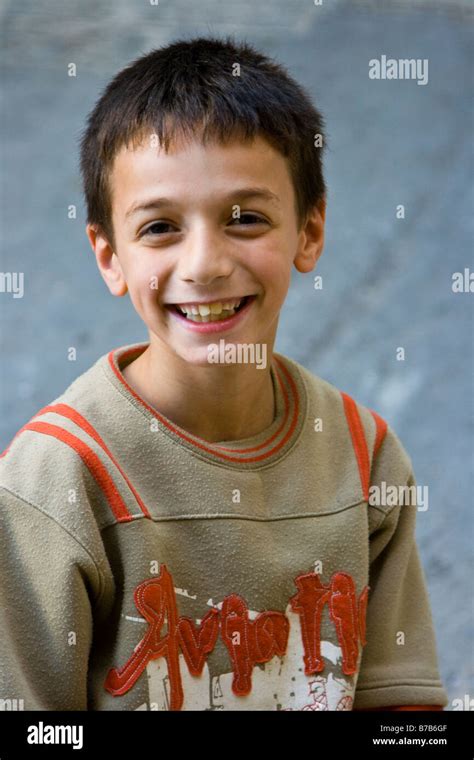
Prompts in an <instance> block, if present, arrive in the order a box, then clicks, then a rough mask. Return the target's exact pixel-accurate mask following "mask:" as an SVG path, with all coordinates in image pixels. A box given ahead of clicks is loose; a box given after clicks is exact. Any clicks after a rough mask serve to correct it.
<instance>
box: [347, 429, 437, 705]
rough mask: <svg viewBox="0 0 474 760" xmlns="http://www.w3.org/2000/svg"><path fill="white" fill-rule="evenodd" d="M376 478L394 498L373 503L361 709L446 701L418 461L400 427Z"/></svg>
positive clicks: (390, 438) (360, 680)
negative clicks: (421, 547)
mask: <svg viewBox="0 0 474 760" xmlns="http://www.w3.org/2000/svg"><path fill="white" fill-rule="evenodd" d="M401 463H402V464H403V463H405V465H406V464H407V463H408V467H405V468H404V467H403V466H402V464H401ZM404 470H405V475H404V476H403V477H400V474H401V473H402V472H403V471H404ZM371 482H372V484H374V485H376V486H377V487H378V489H379V496H380V495H381V494H383V488H384V483H385V486H386V487H387V491H386V497H387V498H386V499H385V500H386V501H387V502H390V503H389V506H387V505H381V506H378V507H374V506H369V507H368V509H369V510H375V515H376V516H377V525H376V527H375V529H374V530H373V531H372V534H371V536H370V548H369V556H370V569H369V600H368V606H367V618H366V641H367V643H366V645H365V646H364V647H363V650H362V660H361V667H360V672H359V677H358V681H357V687H356V692H355V700H354V710H357V709H368V708H377V707H379V708H380V707H385V708H390V707H395V706H401V705H407V706H412V707H414V706H416V705H420V706H421V705H423V706H429V705H437V706H441V707H444V706H445V705H446V704H447V703H448V697H447V694H446V692H445V690H444V687H443V684H442V682H441V679H440V675H439V670H438V660H437V651H436V638H435V632H434V625H433V618H432V614H431V607H430V601H429V595H428V589H427V585H426V578H425V574H424V570H423V567H422V564H421V561H420V555H419V551H418V546H417V543H416V539H415V526H416V519H417V504H416V498H415V497H414V494H415V493H416V491H415V490H414V488H416V481H415V476H414V474H413V469H412V466H411V461H410V459H409V457H408V455H407V454H406V452H405V451H404V449H403V447H402V445H401V443H400V442H399V440H398V438H397V437H396V435H395V434H394V433H393V431H390V430H389V433H388V439H387V440H386V442H384V444H383V446H382V451H381V458H380V461H379V462H378V463H377V466H376V467H375V473H374V479H372V481H371ZM393 486H397V490H396V491H395V490H393V489H392V490H391V491H390V494H391V495H390V498H389V497H388V496H387V494H388V493H389V491H388V488H389V487H393ZM398 486H405V487H408V488H410V489H411V490H410V491H407V490H406V489H405V490H403V489H400V488H398ZM371 493H374V491H371ZM375 493H376V489H375ZM395 494H396V496H395ZM409 494H411V496H409ZM370 498H371V497H370ZM390 499H395V503H393V502H392V501H390ZM382 501H383V498H382ZM418 505H419V506H421V500H419V502H418Z"/></svg>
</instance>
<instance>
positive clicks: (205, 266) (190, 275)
mask: <svg viewBox="0 0 474 760" xmlns="http://www.w3.org/2000/svg"><path fill="white" fill-rule="evenodd" d="M233 268H234V264H233V262H232V257H231V256H230V252H229V246H228V244H226V241H225V240H223V239H222V237H221V236H219V235H218V234H216V233H213V232H211V231H209V230H207V229H204V228H201V229H199V230H197V231H196V232H194V233H192V234H190V235H189V236H188V238H187V240H186V242H185V244H184V246H183V249H182V250H181V251H180V254H179V259H178V270H179V276H180V277H181V279H183V280H190V281H192V282H197V283H200V284H202V285H207V284H208V283H209V282H212V280H214V279H215V278H216V277H227V276H228V275H230V273H231V272H232V270H233Z"/></svg>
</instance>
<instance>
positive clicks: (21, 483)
mask: <svg viewBox="0 0 474 760" xmlns="http://www.w3.org/2000/svg"><path fill="white" fill-rule="evenodd" d="M107 359H108V354H104V355H102V356H101V357H100V358H99V359H97V360H96V362H95V363H94V364H92V365H91V366H90V367H89V368H88V369H86V370H85V371H84V372H83V373H82V374H80V375H79V376H78V377H77V378H76V379H75V380H73V382H72V383H70V385H69V386H67V387H66V389H65V390H64V391H63V392H62V393H61V394H60V395H59V396H58V397H57V398H55V399H54V400H52V401H51V402H49V403H48V404H46V405H45V406H43V407H42V408H41V409H39V410H38V412H36V413H35V414H34V415H33V416H32V417H31V418H30V419H29V420H28V421H27V422H26V423H25V424H24V425H23V426H22V427H21V428H20V429H19V430H18V431H17V432H16V434H15V435H14V437H13V438H12V440H11V441H10V443H9V444H8V446H7V447H6V448H5V450H4V451H3V452H2V453H1V454H0V490H1V491H2V492H3V493H4V494H6V496H5V498H8V499H9V500H13V501H15V502H17V503H18V506H19V507H20V506H25V507H26V508H28V506H29V507H33V508H36V509H37V510H39V511H41V512H43V513H44V514H45V515H48V516H49V517H51V518H52V519H54V520H56V521H57V522H58V523H60V524H62V525H63V526H64V527H67V529H70V530H71V532H73V533H74V534H76V529H79V528H80V524H81V520H82V521H83V522H87V521H86V520H85V518H86V517H87V515H88V516H89V517H92V518H93V519H94V520H95V518H94V517H93V516H92V514H91V507H90V505H91V499H90V498H89V496H90V494H91V493H93V492H94V489H95V484H94V482H93V478H92V477H91V474H90V473H91V467H90V465H91V463H92V464H94V465H96V470H95V471H96V472H97V473H99V474H100V472H101V469H102V468H101V461H100V456H99V455H98V453H97V449H96V450H94V448H95V447H94V445H92V446H91V440H92V441H94V439H96V440H98V436H97V433H96V427H100V421H101V419H103V418H104V416H105V415H107V414H108V413H110V399H111V398H113V396H111V395H110V389H109V387H108V385H109V384H108V383H107V378H106V376H105V373H104V371H103V370H104V364H105V362H106V361H107ZM86 440H87V443H86ZM97 445H99V444H97ZM74 505H75V507H77V509H74ZM79 532H80V530H79Z"/></svg>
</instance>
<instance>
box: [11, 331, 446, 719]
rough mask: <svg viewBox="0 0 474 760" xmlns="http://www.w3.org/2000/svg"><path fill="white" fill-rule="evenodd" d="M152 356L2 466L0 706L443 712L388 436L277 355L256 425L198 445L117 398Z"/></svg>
mask: <svg viewBox="0 0 474 760" xmlns="http://www.w3.org/2000/svg"><path fill="white" fill-rule="evenodd" d="M147 345H148V344H147V343H138V344H134V345H132V346H125V347H121V348H118V349H115V350H113V351H111V352H110V353H109V354H106V355H104V356H102V357H101V358H100V359H99V360H98V361H97V362H96V363H95V364H94V365H93V366H92V367H91V368H90V369H89V370H87V371H86V372H85V373H83V374H82V375H81V376H79V377H78V378H77V379H76V380H75V381H74V382H73V383H72V384H71V385H70V386H69V387H68V388H67V389H66V391H65V392H64V393H63V394H62V395H61V396H60V397H59V398H57V399H56V400H55V401H53V402H52V403H51V404H50V405H48V406H46V407H44V408H43V409H41V410H40V411H39V412H38V413H37V414H36V415H35V416H34V417H33V418H32V419H31V420H30V421H29V422H28V423H27V424H26V425H25V426H24V427H23V428H22V429H21V430H20V431H19V432H18V433H17V435H16V436H15V438H14V439H13V441H12V442H11V444H10V446H9V447H8V448H7V449H6V451H5V452H4V453H3V454H2V456H1V457H0V709H11V708H12V706H14V705H16V704H18V703H15V700H22V702H21V703H20V704H21V705H22V706H23V707H24V709H26V710H28V709H30V710H37V709H46V710H351V709H353V708H368V707H377V706H389V705H397V704H398V705H400V704H411V705H417V704H418V705H431V704H433V705H434V704H437V705H443V706H444V705H446V704H447V702H448V699H447V695H446V692H445V690H444V687H443V684H442V682H441V680H440V676H439V672H438V663H437V653H436V643H435V635H434V630H433V622H432V616H431V610H430V603H429V597H428V593H427V587H426V581H425V577H424V572H423V569H422V566H421V564H420V558H419V553H418V548H417V545H416V541H415V523H416V516H417V511H418V508H417V506H416V503H415V504H414V503H413V500H412V501H411V503H406V501H407V499H406V498H405V502H404V497H403V495H402V496H400V498H396V499H395V500H394V498H393V493H394V492H396V493H401V494H403V493H405V491H403V488H404V487H406V486H414V485H415V480H414V474H413V468H412V463H411V460H410V458H409V456H408V455H407V453H406V451H405V449H404V448H403V446H402V444H401V443H400V441H399V439H398V438H397V436H396V434H395V433H394V432H393V430H392V429H391V428H390V427H389V426H387V425H386V423H385V422H384V421H383V420H382V419H381V418H380V416H379V415H377V414H376V413H375V412H372V411H371V410H369V409H367V408H366V407H364V406H363V405H361V404H359V403H357V402H356V401H354V400H353V399H352V398H350V397H349V396H348V395H347V394H345V393H343V392H341V391H340V390H338V389H337V388H336V387H334V386H333V385H331V384H329V383H328V382H326V381H325V380H323V379H322V378H320V377H317V376H315V375H313V374H312V373H310V372H309V371H308V370H307V369H305V368H304V367H303V366H301V365H300V364H298V363H297V362H295V361H294V360H291V359H289V358H288V357H285V356H283V355H281V354H275V355H274V357H273V360H272V365H271V375H272V381H273V385H274V389H275V398H276V416H275V419H274V421H273V423H272V424H271V425H270V427H269V428H267V429H266V430H265V431H263V432H262V433H260V434H259V435H257V436H254V437H251V438H247V439H245V440H240V441H231V442H226V441H220V442H218V443H209V442H206V441H204V440H203V439H200V438H197V437H196V436H194V435H191V434H190V433H188V432H186V431H185V430H183V429H182V428H179V427H178V426H176V425H175V424H173V423H172V422H171V420H169V419H167V418H166V417H163V416H162V415H160V414H159V412H158V411H157V410H155V409H153V408H151V407H150V406H148V405H147V404H146V403H145V401H143V400H142V399H141V398H140V397H139V396H138V395H137V394H136V393H135V392H134V391H133V390H132V388H131V387H130V386H128V384H127V382H126V381H125V378H124V377H123V374H122V373H121V371H120V370H121V368H123V366H124V365H125V364H126V363H127V361H130V360H131V359H132V358H134V357H135V356H137V355H138V354H139V353H140V352H141V351H143V350H144V349H145V348H146V346H147ZM377 488H379V489H380V491H378V492H377ZM384 489H385V490H384ZM374 493H378V494H379V496H378V497H377V498H374V497H373V494H374ZM387 493H389V494H392V497H391V498H386V497H383V494H385V495H387Z"/></svg>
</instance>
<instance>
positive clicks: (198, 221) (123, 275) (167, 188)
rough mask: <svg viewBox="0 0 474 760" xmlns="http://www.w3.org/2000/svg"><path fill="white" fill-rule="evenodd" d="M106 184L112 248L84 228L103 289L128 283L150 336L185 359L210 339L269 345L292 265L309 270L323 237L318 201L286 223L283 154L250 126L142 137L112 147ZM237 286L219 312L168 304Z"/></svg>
mask: <svg viewBox="0 0 474 760" xmlns="http://www.w3.org/2000/svg"><path fill="white" fill-rule="evenodd" d="M110 187H111V194H112V209H113V212H112V222H113V228H114V233H115V245H116V248H115V252H113V251H112V249H111V247H110V245H109V243H108V241H107V240H106V239H105V237H103V236H102V235H101V234H100V232H98V233H96V232H95V230H94V229H92V228H90V227H89V226H88V228H87V233H88V236H89V239H90V242H91V245H92V247H93V249H94V251H95V254H96V257H97V263H98V266H99V269H100V271H101V274H102V276H103V277H104V279H105V281H106V283H107V285H108V287H109V289H110V291H111V292H112V293H113V294H114V295H124V294H125V293H126V292H127V290H128V292H129V293H130V298H131V300H132V303H133V305H134V307H135V309H136V311H137V313H138V314H139V315H140V317H141V318H142V320H143V322H144V323H145V324H146V326H147V328H148V330H149V332H150V340H151V342H152V343H153V344H156V343H157V341H158V344H159V345H160V350H161V349H164V350H167V351H170V352H172V353H174V354H175V355H178V356H179V357H181V358H182V359H184V360H185V361H186V362H191V363H194V364H206V363H207V356H208V352H207V346H208V344H209V343H218V342H219V340H220V339H224V340H225V343H226V344H227V343H236V344H237V343H254V344H255V343H267V345H268V349H269V350H271V349H272V347H273V343H274V339H275V334H276V328H277V324H278V317H279V314H280V309H281V307H282V305H283V303H284V300H285V297H286V294H287V291H288V288H289V285H290V277H291V270H292V266H293V265H294V266H295V267H296V268H297V269H298V270H299V271H300V272H309V271H311V270H312V269H313V267H314V265H315V263H316V261H317V259H318V258H319V256H320V254H321V252H322V248H323V242H324V215H325V207H324V204H322V205H321V207H320V208H319V209H317V208H315V209H314V212H313V213H312V214H311V215H310V217H309V219H308V221H307V222H306V224H305V226H304V227H303V228H302V229H301V230H298V229H297V219H296V212H295V195H294V190H293V185H292V181H291V178H290V174H289V171H288V168H287V164H286V161H285V159H284V157H283V156H282V155H281V154H280V153H278V152H277V151H275V150H274V149H273V148H272V147H271V146H270V145H269V144H268V143H267V142H266V141H265V140H263V139H262V138H260V137H258V138H256V139H255V140H254V141H253V142H242V141H241V140H235V141H233V142H231V143H228V144H227V145H221V144H217V143H211V144H208V145H207V146H203V145H202V144H201V143H200V142H199V141H195V142H194V141H193V142H191V143H181V144H179V145H177V146H175V147H174V148H173V149H172V150H171V151H170V152H169V153H168V154H166V153H165V152H164V151H162V150H159V149H158V148H157V147H156V146H154V147H151V143H150V144H147V143H145V144H144V145H143V146H142V147H139V148H137V149H132V148H122V149H121V151H120V152H119V153H118V154H117V156H116V159H115V163H114V166H113V171H112V176H111V180H110ZM251 188H252V189H254V190H255V189H257V190H259V191H263V192H264V193H267V195H268V197H265V196H260V195H258V194H256V193H255V192H254V191H252V192H250V190H249V189H251ZM145 205H146V206H147V208H146V209H143V208H142V209H136V207H138V206H145ZM238 213H240V218H238ZM244 296H252V297H253V298H252V299H250V300H249V302H248V303H247V305H246V306H245V307H243V308H242V311H241V312H240V311H237V312H236V313H235V316H233V317H232V316H231V317H230V319H227V320H226V322H225V323H224V322H222V324H220V323H219V321H212V322H208V323H207V322H196V321H193V320H192V319H188V318H186V317H185V316H183V315H182V314H181V315H180V314H178V313H177V311H176V304H181V305H183V304H184V305H190V304H199V303H201V304H202V303H203V302H219V301H220V302H221V303H223V304H225V303H228V302H229V301H232V300H233V299H238V298H242V297H244ZM217 308H218V307H217ZM303 319H304V315H302V326H303Z"/></svg>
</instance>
